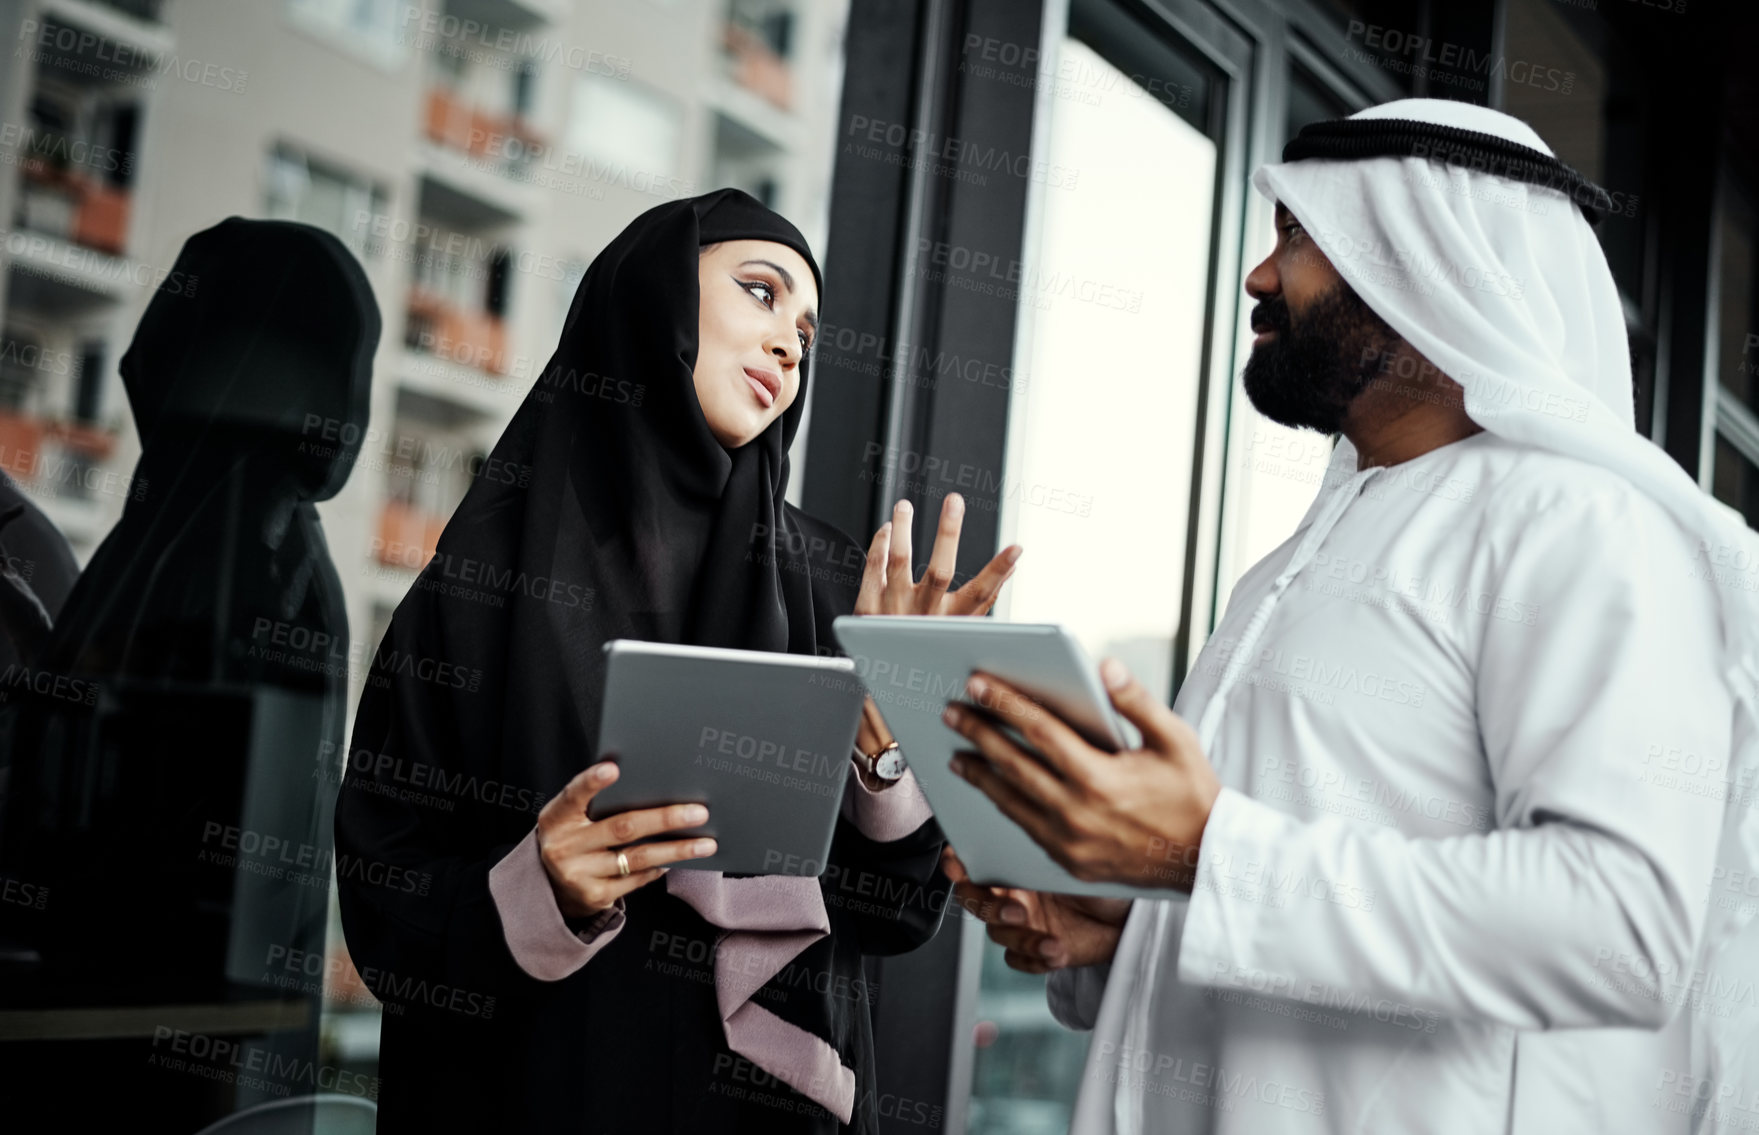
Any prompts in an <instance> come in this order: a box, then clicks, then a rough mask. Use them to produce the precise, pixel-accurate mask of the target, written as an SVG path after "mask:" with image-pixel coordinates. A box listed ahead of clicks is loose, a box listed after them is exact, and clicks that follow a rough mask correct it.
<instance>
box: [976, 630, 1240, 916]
mask: <svg viewBox="0 0 1759 1135" xmlns="http://www.w3.org/2000/svg"><path fill="white" fill-rule="evenodd" d="M1099 669H1100V677H1101V680H1102V681H1103V682H1104V683H1105V687H1106V694H1107V696H1108V697H1109V698H1110V699H1111V703H1112V705H1113V706H1114V707H1115V708H1116V709H1117V711H1118V712H1119V713H1120V714H1121V715H1123V717H1124V718H1125V719H1126V720H1127V721H1129V722H1130V723H1131V724H1132V725H1134V726H1135V727H1136V728H1137V729H1138V730H1139V731H1140V732H1141V734H1142V747H1141V748H1139V749H1125V750H1123V751H1121V752H1117V753H1107V752H1104V751H1103V750H1100V749H1097V748H1095V747H1094V746H1093V745H1091V744H1089V743H1088V742H1087V741H1086V740H1084V739H1083V738H1082V737H1081V735H1080V734H1079V733H1077V732H1076V731H1075V730H1074V729H1072V728H1070V727H1069V726H1068V725H1067V724H1065V723H1064V722H1063V721H1062V720H1060V719H1059V718H1057V717H1056V715H1054V714H1052V713H1051V712H1050V711H1049V710H1047V709H1045V708H1044V707H1043V706H1041V705H1039V704H1038V703H1037V702H1035V701H1033V700H1032V699H1031V698H1029V697H1027V696H1026V695H1025V694H1023V693H1021V692H1020V691H1019V690H1016V689H1015V688H1014V687H1012V686H1010V685H1008V684H1007V683H1006V682H1003V681H1002V680H1001V679H999V678H996V677H994V676H992V675H988V674H973V675H972V676H971V680H970V682H969V683H968V685H967V687H966V690H967V693H968V694H969V696H970V698H971V700H972V701H973V702H975V703H976V704H977V705H978V706H979V707H981V711H982V712H978V711H974V710H972V709H971V708H969V707H966V706H960V705H957V704H953V705H949V706H948V707H947V711H946V714H945V716H944V720H945V721H946V723H947V724H948V725H949V726H951V727H952V728H953V730H954V731H956V732H957V733H959V735H960V736H962V737H964V738H965V739H966V740H968V741H970V742H971V743H972V744H974V745H975V746H977V748H976V751H969V750H967V751H962V752H961V753H960V754H959V755H957V756H955V757H954V759H953V761H952V768H953V771H954V772H955V773H957V774H958V775H959V776H961V777H963V778H964V779H965V780H966V781H967V782H969V783H970V784H972V785H973V786H975V787H976V788H978V789H979V790H981V791H982V792H983V794H984V795H985V796H988V797H989V798H990V799H991V800H993V801H994V802H995V805H996V807H997V808H999V809H1001V811H1002V813H1003V814H1004V815H1006V816H1007V817H1008V818H1009V819H1010V820H1012V821H1014V823H1016V824H1018V825H1019V826H1020V827H1021V828H1023V829H1024V830H1025V831H1026V833H1027V834H1028V835H1030V836H1031V837H1032V839H1033V841H1034V842H1035V843H1037V844H1038V845H1039V846H1040V847H1042V848H1044V850H1045V851H1046V853H1048V854H1049V855H1050V857H1051V858H1052V859H1054V860H1055V861H1056V862H1057V864H1058V865H1059V866H1061V867H1062V868H1063V869H1064V870H1065V871H1067V872H1069V874H1070V875H1072V876H1074V877H1075V878H1077V879H1081V880H1084V881H1093V882H1098V881H1106V882H1115V883H1124V884H1128V885H1131V886H1137V887H1167V888H1171V889H1173V890H1177V891H1184V892H1186V893H1189V892H1190V890H1191V886H1192V883H1193V881H1194V880H1195V879H1196V876H1197V850H1198V847H1199V846H1200V845H1201V844H1202V842H1203V828H1204V825H1205V824H1206V823H1207V822H1208V820H1209V813H1210V810H1211V809H1212V808H1213V807H1214V806H1215V800H1216V797H1217V796H1219V795H1220V794H1221V781H1220V780H1219V779H1218V778H1217V777H1216V775H1215V770H1214V769H1212V768H1211V767H1210V765H1209V761H1208V760H1207V759H1206V758H1205V757H1204V755H1203V750H1202V747H1201V746H1200V745H1199V744H1198V742H1197V734H1196V732H1195V731H1194V730H1193V729H1192V728H1191V727H1190V726H1189V725H1187V724H1186V723H1185V720H1184V719H1183V718H1181V717H1180V716H1179V715H1178V714H1176V713H1174V712H1173V711H1172V710H1170V709H1168V708H1167V707H1166V706H1164V705H1162V704H1161V703H1160V701H1159V700H1158V699H1156V698H1155V697H1154V696H1153V695H1151V694H1150V693H1149V692H1148V691H1147V690H1146V689H1144V688H1143V686H1142V684H1141V683H1140V682H1138V681H1136V679H1135V678H1134V677H1132V676H1131V675H1130V672H1129V671H1128V670H1126V669H1125V668H1124V664H1123V663H1121V662H1119V661H1118V660H1117V659H1115V658H1113V659H1107V660H1106V661H1105V662H1103V663H1102V664H1101V665H1100V668H1099ZM1002 726H1005V727H1007V728H1009V729H1012V730H1013V731H1015V732H1016V733H1018V734H1019V735H1020V737H1021V738H1022V739H1024V740H1025V741H1026V743H1027V744H1028V745H1030V746H1032V748H1033V749H1035V750H1037V752H1038V754H1040V755H1041V756H1042V757H1043V759H1042V760H1040V759H1038V758H1036V757H1034V756H1033V755H1031V754H1028V753H1027V752H1025V751H1024V750H1022V749H1021V748H1020V746H1019V745H1017V744H1015V743H1014V741H1013V740H1011V739H1010V738H1009V737H1008V736H1007V734H1006V733H1004V732H1003V730H1002V728H1001V727H1002Z"/></svg>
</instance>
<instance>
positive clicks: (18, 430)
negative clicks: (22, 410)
mask: <svg viewBox="0 0 1759 1135" xmlns="http://www.w3.org/2000/svg"><path fill="white" fill-rule="evenodd" d="M48 432H49V431H48V428H47V426H46V425H45V424H44V422H43V421H42V419H40V418H31V417H26V416H24V415H23V414H7V413H0V469H4V470H6V472H7V473H9V474H11V475H12V476H14V477H24V478H28V477H30V476H32V475H33V474H35V472H36V469H37V464H38V462H40V461H41V460H42V457H43V441H44V439H45V437H46V435H47V434H48Z"/></svg>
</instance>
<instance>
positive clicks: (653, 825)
mask: <svg viewBox="0 0 1759 1135" xmlns="http://www.w3.org/2000/svg"><path fill="white" fill-rule="evenodd" d="M616 782H617V762H615V761H609V760H606V761H600V762H598V763H597V764H595V765H592V766H591V767H589V768H587V769H585V770H584V771H582V772H581V773H580V774H579V775H578V776H576V777H575V778H574V779H573V780H570V781H569V782H568V786H567V787H566V788H564V789H562V791H561V792H559V793H557V794H556V796H555V798H554V799H552V800H551V801H550V802H549V803H548V804H545V805H544V807H543V811H541V812H539V813H538V816H537V846H538V853H539V856H540V858H542V859H543V862H544V870H545V871H546V872H547V873H548V874H549V876H550V888H551V889H552V890H554V891H555V892H556V905H557V907H559V908H560V909H561V911H562V913H563V914H565V915H567V916H568V917H570V918H585V917H587V916H588V915H593V914H597V913H599V912H600V911H602V910H604V909H605V908H607V907H609V906H611V905H612V904H613V903H615V902H616V901H617V900H618V899H619V898H622V897H623V896H624V895H626V894H628V893H629V892H630V891H633V890H635V889H636V888H637V887H645V886H646V885H647V884H649V883H651V882H653V881H654V880H655V879H658V878H659V877H660V876H662V875H664V874H665V873H666V868H665V867H664V866H662V864H666V863H676V862H678V861H679V860H681V859H701V858H703V857H704V856H708V855H713V854H714V853H715V841H714V840H712V839H707V838H703V839H676V840H670V841H666V842H656V843H644V844H642V845H641V846H640V847H624V846H623V845H625V844H628V843H630V842H631V841H633V840H638V839H641V838H643V837H644V836H650V835H654V834H656V833H658V832H668V831H674V830H676V829H679V828H694V827H696V826H697V825H698V824H701V823H704V822H705V821H707V819H708V809H707V808H706V807H704V806H703V805H701V804H669V805H667V806H666V807H663V808H642V809H639V810H637V811H633V812H620V813H618V814H617V815H615V816H610V817H608V818H606V819H603V820H597V821H594V820H589V819H587V817H586V809H587V805H589V804H591V803H592V798H593V797H594V796H596V795H598V793H599V791H600V790H601V789H605V788H608V787H610V786H611V785H613V784H615V783H616ZM619 850H621V851H623V853H624V856H625V858H627V860H628V862H629V874H628V875H627V876H625V875H624V874H623V873H622V872H621V870H620V869H619V868H618V866H617V852H618V851H619Z"/></svg>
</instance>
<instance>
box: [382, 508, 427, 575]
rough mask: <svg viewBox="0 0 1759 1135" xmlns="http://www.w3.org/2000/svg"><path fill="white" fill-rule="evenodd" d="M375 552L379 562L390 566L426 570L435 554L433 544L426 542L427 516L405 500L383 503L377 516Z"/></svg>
mask: <svg viewBox="0 0 1759 1135" xmlns="http://www.w3.org/2000/svg"><path fill="white" fill-rule="evenodd" d="M436 535H437V533H436ZM375 553H376V555H377V557H378V561H379V562H380V563H382V564H388V565H390V566H392V567H402V568H409V569H411V570H419V569H421V568H423V567H426V566H427V562H428V561H429V560H430V559H432V558H433V555H434V545H433V543H432V542H430V541H429V539H428V521H427V514H426V513H425V512H423V511H422V510H421V509H419V508H417V507H415V506H414V505H412V504H409V503H408V502H406V501H400V500H388V501H386V502H385V507H384V509H383V510H382V511H380V513H379V540H378V546H377V548H376V549H375Z"/></svg>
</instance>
